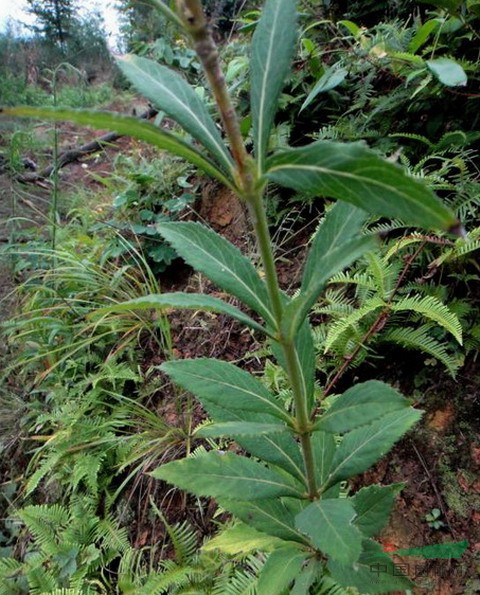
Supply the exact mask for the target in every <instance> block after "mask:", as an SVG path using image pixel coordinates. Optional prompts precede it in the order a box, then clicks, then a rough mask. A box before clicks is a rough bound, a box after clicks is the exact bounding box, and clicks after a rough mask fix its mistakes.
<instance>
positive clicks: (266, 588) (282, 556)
mask: <svg viewBox="0 0 480 595" xmlns="http://www.w3.org/2000/svg"><path fill="white" fill-rule="evenodd" d="M310 556H311V554H309V553H308V552H306V551H304V550H301V549H299V548H298V547H295V546H293V545H288V546H284V547H282V548H279V549H277V550H275V551H274V552H272V553H271V554H270V555H269V556H268V558H267V561H266V562H265V565H264V566H263V568H262V570H261V571H260V575H259V577H258V586H257V590H258V593H261V594H262V595H279V593H283V592H284V590H285V589H287V588H288V587H289V585H290V583H292V582H293V581H294V579H295V577H296V576H297V575H298V574H299V573H300V570H301V569H302V566H303V564H304V563H305V561H306V560H307V559H308V558H309V557H310Z"/></svg>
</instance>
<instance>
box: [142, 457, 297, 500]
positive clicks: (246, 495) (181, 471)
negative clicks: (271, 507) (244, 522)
mask: <svg viewBox="0 0 480 595" xmlns="http://www.w3.org/2000/svg"><path fill="white" fill-rule="evenodd" d="M151 475H152V476H153V477H155V479H163V480H164V481H167V482H168V483H172V484H174V485H176V486H178V487H179V488H182V489H183V490H187V491H189V492H192V493H193V494H195V495H196V496H210V497H212V498H238V496H239V495H240V494H241V497H242V499H244V500H257V499H262V498H275V497H277V496H293V497H297V498H299V497H301V493H300V492H299V491H298V490H296V489H295V488H294V487H293V486H292V484H291V483H290V482H288V481H287V480H286V479H285V478H284V477H282V476H281V475H279V474H278V473H275V472H274V471H272V470H271V469H268V468H267V467H265V466H264V465H261V464H260V463H257V462H255V461H253V460H252V459H247V458H246V457H241V456H238V455H235V454H233V453H220V452H219V451H212V452H209V453H206V454H204V455H201V456H198V457H189V458H187V459H183V460H181V461H172V462H171V463H167V464H166V465H161V466H160V467H158V468H157V469H155V471H153V472H152V474H151Z"/></svg>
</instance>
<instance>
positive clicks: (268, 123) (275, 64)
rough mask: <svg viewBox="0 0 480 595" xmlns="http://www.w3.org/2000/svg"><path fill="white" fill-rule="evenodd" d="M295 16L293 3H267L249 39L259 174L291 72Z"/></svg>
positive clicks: (283, 0)
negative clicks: (282, 92) (250, 40)
mask: <svg viewBox="0 0 480 595" xmlns="http://www.w3.org/2000/svg"><path fill="white" fill-rule="evenodd" d="M295 15H296V2H295V1H294V0H267V2H266V3H265V5H264V7H263V11H262V16H261V18H260V21H259V23H258V25H257V28H256V30H255V33H254V35H253V40H252V57H251V63H250V77H251V87H250V88H251V91H250V94H251V107H252V117H253V138H254V142H255V154H256V157H257V161H258V164H259V169H260V171H263V162H264V159H265V155H266V152H267V148H268V141H269V137H270V131H271V128H272V124H273V119H274V117H275V113H276V111H277V105H278V99H279V97H280V93H281V91H282V88H283V85H284V82H285V78H286V76H287V75H288V73H289V71H290V68H291V61H292V58H293V53H294V49H295V39H296V35H297V32H296V22H295Z"/></svg>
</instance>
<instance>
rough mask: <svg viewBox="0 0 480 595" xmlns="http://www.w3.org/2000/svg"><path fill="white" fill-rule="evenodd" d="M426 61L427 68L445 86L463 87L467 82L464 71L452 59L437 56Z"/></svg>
mask: <svg viewBox="0 0 480 595" xmlns="http://www.w3.org/2000/svg"><path fill="white" fill-rule="evenodd" d="M426 63H427V66H428V68H429V70H430V71H431V72H433V74H434V75H435V76H436V77H437V79H438V80H439V81H440V82H441V83H442V84H444V85H445V86H447V87H465V85H466V84H467V82H468V78H467V75H466V73H465V71H464V70H463V68H462V67H461V66H460V64H458V62H455V61H454V60H450V59H449V58H437V59H436V60H427V62H426Z"/></svg>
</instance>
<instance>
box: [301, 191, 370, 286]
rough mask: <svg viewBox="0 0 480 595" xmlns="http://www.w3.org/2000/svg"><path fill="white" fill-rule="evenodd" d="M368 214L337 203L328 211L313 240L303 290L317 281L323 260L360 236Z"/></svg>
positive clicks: (304, 274)
mask: <svg viewBox="0 0 480 595" xmlns="http://www.w3.org/2000/svg"><path fill="white" fill-rule="evenodd" d="M367 218H368V214H367V213H366V212H365V211H363V210H362V209H357V208H356V207H353V206H352V205H350V204H348V203H343V202H337V203H336V204H334V205H333V207H332V208H331V209H330V210H329V211H328V213H327V215H326V216H325V218H324V219H323V221H322V223H321V224H320V226H319V227H318V229H317V231H316V233H315V237H314V238H313V241H312V244H311V247H310V250H309V252H308V257H307V261H306V263H305V268H304V270H303V278H302V289H306V288H308V286H309V285H310V284H311V283H312V282H313V281H314V280H315V277H316V276H317V275H318V274H319V273H321V270H322V268H323V265H322V264H321V263H322V259H325V258H327V257H328V254H330V253H331V252H332V251H333V250H335V249H336V248H339V247H340V246H343V245H345V244H346V243H347V242H349V241H350V240H353V239H355V238H356V237H357V236H358V235H360V231H361V229H362V226H363V224H364V223H365V221H366V220H367Z"/></svg>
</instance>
